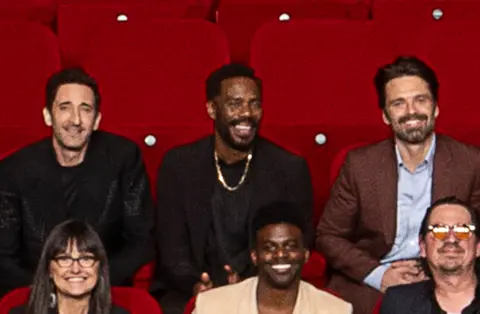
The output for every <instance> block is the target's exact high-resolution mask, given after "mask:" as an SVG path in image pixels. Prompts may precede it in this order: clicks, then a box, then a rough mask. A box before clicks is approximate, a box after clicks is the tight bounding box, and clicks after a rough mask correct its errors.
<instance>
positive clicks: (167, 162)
mask: <svg viewBox="0 0 480 314" xmlns="http://www.w3.org/2000/svg"><path fill="white" fill-rule="evenodd" d="M213 154H214V137H213V136H208V137H206V138H203V139H200V140H198V141H196V142H194V143H192V144H187V145H183V146H180V147H177V148H174V149H172V150H170V151H168V152H167V153H166V155H165V157H164V159H163V161H162V164H161V166H160V169H159V173H158V181H157V196H158V211H157V214H158V218H157V219H158V225H157V227H158V239H159V241H158V251H159V261H158V264H157V267H156V275H155V280H154V283H153V285H152V287H151V290H157V289H173V290H177V291H180V292H183V294H185V295H187V296H189V295H191V294H192V288H193V285H194V284H195V283H197V282H198V281H199V279H200V276H201V273H202V272H203V267H204V264H205V259H204V255H205V247H206V242H207V236H208V232H209V228H210V224H211V220H212V210H211V196H212V193H213V189H214V184H215V182H216V180H217V176H216V170H215V162H214V155H213ZM248 175H249V176H250V178H249V179H250V180H251V181H250V182H251V184H252V187H251V190H252V191H255V195H253V196H252V200H251V205H250V209H249V210H250V215H251V214H252V213H254V212H255V210H257V209H258V208H260V207H262V206H265V205H267V204H269V203H271V202H274V201H290V202H293V203H295V204H297V205H298V208H299V210H302V211H304V212H305V215H306V216H307V219H309V221H311V218H312V213H313V210H312V207H313V205H312V202H313V200H312V199H313V192H312V185H311V178H310V172H309V170H308V166H307V163H306V162H305V160H304V159H303V158H301V157H299V156H296V155H294V154H292V153H290V152H287V151H286V150H284V149H282V148H280V147H278V146H276V145H274V144H273V143H271V142H269V141H267V140H265V139H263V138H257V140H256V144H255V148H254V154H253V159H252V162H251V168H250V170H249V174H248ZM307 237H308V238H312V237H313V225H312V230H310V231H309V232H308V235H307Z"/></svg>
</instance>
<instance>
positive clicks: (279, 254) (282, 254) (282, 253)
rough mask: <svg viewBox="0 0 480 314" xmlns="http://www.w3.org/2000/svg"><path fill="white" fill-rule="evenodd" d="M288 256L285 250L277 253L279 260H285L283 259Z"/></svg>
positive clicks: (279, 250)
mask: <svg viewBox="0 0 480 314" xmlns="http://www.w3.org/2000/svg"><path fill="white" fill-rule="evenodd" d="M286 255H287V253H286V252H285V250H284V249H278V250H277V251H276V256H277V258H283V257H285V256H286Z"/></svg>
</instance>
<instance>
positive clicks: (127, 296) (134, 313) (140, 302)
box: [112, 287, 162, 314]
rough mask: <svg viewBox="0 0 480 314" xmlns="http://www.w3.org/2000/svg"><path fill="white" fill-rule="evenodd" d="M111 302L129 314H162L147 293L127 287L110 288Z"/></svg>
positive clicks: (155, 302)
mask: <svg viewBox="0 0 480 314" xmlns="http://www.w3.org/2000/svg"><path fill="white" fill-rule="evenodd" d="M112 302H113V304H115V305H118V306H120V307H123V308H124V309H126V310H128V311H129V313H130V314H145V313H148V314H162V310H161V308H160V306H159V305H158V303H157V301H156V300H155V299H154V298H152V297H151V296H150V294H148V292H146V291H143V290H140V289H135V288H128V287H112Z"/></svg>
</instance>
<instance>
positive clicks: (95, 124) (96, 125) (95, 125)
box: [93, 112, 102, 131]
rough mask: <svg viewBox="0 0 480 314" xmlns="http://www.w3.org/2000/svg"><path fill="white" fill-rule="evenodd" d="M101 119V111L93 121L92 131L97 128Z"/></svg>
mask: <svg viewBox="0 0 480 314" xmlns="http://www.w3.org/2000/svg"><path fill="white" fill-rule="evenodd" d="M101 121H102V113H101V112H98V113H97V116H96V117H95V123H94V124H93V130H94V131H96V130H98V127H99V126H100V122H101Z"/></svg>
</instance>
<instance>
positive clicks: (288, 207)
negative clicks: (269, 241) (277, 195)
mask: <svg viewBox="0 0 480 314" xmlns="http://www.w3.org/2000/svg"><path fill="white" fill-rule="evenodd" d="M282 223H285V224H289V225H292V226H295V227H297V228H298V229H300V231H301V232H302V237H303V242H304V244H305V246H307V245H308V244H307V243H306V237H305V235H306V232H307V221H306V217H305V216H304V215H303V213H302V211H301V210H299V208H298V207H297V206H295V205H294V204H293V203H288V202H275V203H271V204H269V205H267V206H264V207H261V208H259V209H258V211H257V212H256V214H255V216H254V217H253V219H252V223H251V229H250V232H251V235H250V239H251V248H252V249H254V248H255V245H256V242H257V233H258V231H260V230H261V229H263V228H264V227H266V226H268V225H275V224H282Z"/></svg>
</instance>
